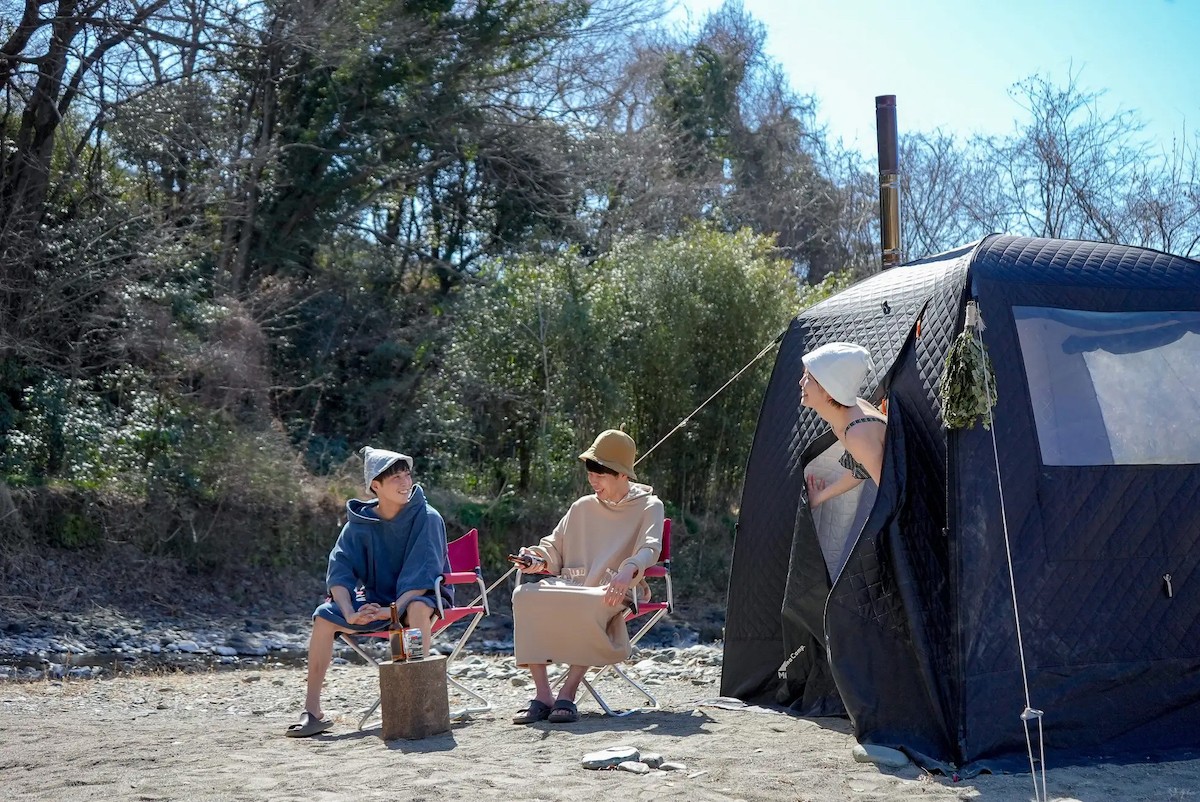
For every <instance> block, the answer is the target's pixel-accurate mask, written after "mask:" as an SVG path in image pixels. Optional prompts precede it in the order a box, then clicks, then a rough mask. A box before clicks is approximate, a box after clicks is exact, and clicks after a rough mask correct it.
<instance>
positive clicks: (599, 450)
mask: <svg viewBox="0 0 1200 802" xmlns="http://www.w3.org/2000/svg"><path fill="white" fill-rule="evenodd" d="M579 458H580V459H581V460H589V459H590V460H592V461H593V462H599V463H600V464H601V465H603V466H604V467H605V468H612V469H613V470H614V471H616V472H617V473H623V474H625V475H626V476H628V477H629V478H630V479H633V480H634V481H635V482H636V481H637V474H636V473H634V472H633V463H634V461H635V460H636V459H637V445H636V444H635V443H634V442H633V438H632V437H630V436H629V435H627V434H625V432H622V431H619V430H617V429H605V430H604V431H603V432H600V434H599V435H598V436H597V437H596V439H595V441H594V442H593V443H592V447H591V448H589V449H588V450H587V451H585V452H583V453H582V454H580V455H579Z"/></svg>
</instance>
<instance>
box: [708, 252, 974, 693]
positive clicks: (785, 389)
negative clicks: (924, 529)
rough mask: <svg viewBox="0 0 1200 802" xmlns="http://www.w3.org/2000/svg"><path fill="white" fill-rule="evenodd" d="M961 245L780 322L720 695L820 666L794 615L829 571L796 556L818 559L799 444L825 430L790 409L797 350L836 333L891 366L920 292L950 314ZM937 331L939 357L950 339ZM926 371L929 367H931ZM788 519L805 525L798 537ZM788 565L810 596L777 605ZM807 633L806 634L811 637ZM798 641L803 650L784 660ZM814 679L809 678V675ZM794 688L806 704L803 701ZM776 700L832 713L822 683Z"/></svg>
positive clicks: (815, 630)
mask: <svg viewBox="0 0 1200 802" xmlns="http://www.w3.org/2000/svg"><path fill="white" fill-rule="evenodd" d="M972 252H973V246H966V247H964V248H961V249H958V250H956V251H952V252H950V253H947V254H942V255H939V256H937V257H932V258H930V259H928V260H925V261H923V262H918V263H913V264H909V265H906V266H905V267H904V268H903V269H893V270H889V271H886V272H884V273H880V274H878V275H875V276H872V277H871V278H869V279H867V280H865V281H862V282H860V283H858V284H856V285H855V286H853V287H850V288H849V289H847V290H845V291H843V292H841V293H839V294H838V295H836V296H834V297H832V298H829V299H828V300H826V301H824V302H822V303H820V304H818V305H816V306H814V307H812V308H811V309H809V310H807V311H805V312H804V313H803V314H802V315H800V316H799V317H797V318H796V319H795V320H794V321H793V322H792V324H791V326H790V327H789V328H788V331H787V333H786V334H785V336H784V339H783V342H782V343H781V344H780V349H779V354H778V356H777V357H776V361H775V367H774V370H773V371H772V374H771V379H770V381H769V383H768V386H767V391H766V394H765V396H764V400H763V406H762V410H761V412H760V414H759V425H758V427H757V429H756V431H755V435H754V443H753V445H752V447H751V452H750V458H749V461H748V463H747V466H746V479H745V485H744V489H743V494H742V512H741V515H740V517H739V520H738V531H737V539H736V542H735V546H734V556H733V563H732V566H731V569H730V581H729V592H728V595H727V606H726V614H725V657H724V667H723V670H722V680H721V692H722V694H724V695H727V696H736V697H739V698H744V699H756V700H760V701H761V700H766V699H776V698H777V693H778V690H779V689H778V686H779V684H780V682H781V680H786V679H787V676H786V675H787V672H788V671H789V670H790V672H791V675H792V680H791V684H792V685H793V686H795V685H797V683H799V684H801V685H803V684H804V683H805V682H807V680H805V679H799V678H798V676H797V675H798V674H807V673H809V672H808V671H806V669H805V664H806V663H808V662H810V661H811V662H812V663H813V665H814V666H815V668H814V669H813V671H814V672H819V673H822V674H823V673H824V672H825V671H826V668H825V661H824V659H823V656H822V654H821V652H823V651H824V635H823V633H822V632H821V631H820V628H819V626H818V625H817V624H811V623H810V624H809V625H805V624H804V623H803V621H804V620H807V621H809V622H813V621H816V622H819V621H820V618H821V616H822V615H823V605H824V597H825V595H826V594H827V593H828V589H829V585H830V583H831V579H830V578H829V577H828V576H826V575H825V573H824V568H823V566H819V565H818V564H817V563H816V562H814V561H813V560H810V559H806V558H805V556H804V553H805V552H807V553H809V554H810V555H819V550H818V551H816V552H812V551H809V550H811V549H817V548H818V547H817V545H816V542H815V534H813V532H812V521H811V516H809V515H808V514H807V510H805V511H804V513H803V514H802V515H801V514H798V513H799V512H800V510H801V507H800V496H801V489H802V486H803V473H802V452H803V450H804V447H805V445H806V444H808V443H810V442H811V441H813V440H814V439H815V438H817V437H818V436H820V435H821V434H822V433H823V432H824V431H825V429H826V427H825V425H824V423H823V422H822V421H821V419H820V418H819V417H818V416H817V415H816V414H815V413H813V412H812V411H811V410H803V412H802V410H801V409H800V404H799V381H800V377H801V375H802V374H803V372H804V366H803V364H801V361H800V357H801V356H802V355H803V354H804V353H806V352H807V351H810V350H812V349H813V348H816V347H818V346H820V345H823V344H825V343H827V342H832V341H835V340H847V341H851V342H857V343H859V344H860V345H863V346H865V347H866V348H868V349H869V350H870V351H871V354H872V356H873V359H874V362H875V367H876V369H877V371H885V370H886V368H887V367H888V366H890V365H891V364H893V363H894V362H895V360H896V357H897V355H898V354H899V352H900V349H901V348H902V346H903V345H904V343H905V341H906V339H907V338H908V334H909V332H910V331H911V330H912V329H913V326H914V324H915V323H916V319H917V316H918V315H920V314H921V312H922V310H924V309H925V307H926V305H927V304H928V303H929V301H930V299H931V298H933V297H935V296H937V297H938V298H939V299H940V298H942V296H944V295H946V294H947V293H949V296H950V297H951V298H952V299H953V300H939V301H938V303H937V305H936V308H935V309H934V310H933V312H932V313H933V314H936V315H945V314H949V315H957V314H958V302H959V297H958V296H960V295H961V294H962V289H963V282H964V281H965V273H966V265H967V263H968V261H969V258H970V255H971V253H972ZM927 314H928V313H927ZM940 328H945V329H947V330H949V329H950V328H952V326H951V325H949V324H947V325H945V326H944V327H942V326H934V327H933V329H934V330H938V329H940ZM923 330H925V331H930V329H929V324H928V322H926V323H925V324H923ZM938 338H939V336H938V335H937V334H935V333H934V332H933V331H931V332H930V334H929V337H928V339H926V338H924V337H923V338H922V345H921V352H922V353H923V354H926V356H925V358H926V359H927V360H936V359H937V353H936V351H929V352H928V353H926V345H927V344H933V343H935V342H936V341H937V340H938ZM941 339H942V340H944V344H943V348H942V354H943V355H944V353H945V351H944V348H945V345H946V344H948V342H949V340H948V339H946V338H944V337H943V338H941ZM943 358H944V356H943ZM930 371H931V372H935V371H934V369H933V368H932V367H931V368H930ZM882 378H883V375H882V373H878V374H876V375H874V376H871V377H869V378H868V382H867V386H866V388H865V390H864V392H865V394H866V395H867V396H874V395H876V394H877V392H878V389H879V387H878V385H879V381H880V379H882ZM798 526H799V527H802V528H805V529H806V531H804V532H801V533H797V531H796V530H797V527H798ZM793 544H795V546H796V548H797V549H798V550H800V552H801V553H797V554H796V555H794V556H795V558H796V559H795V560H793V559H792V557H793V554H792V550H793ZM814 559H815V557H814ZM790 566H794V567H795V573H794V574H793V575H792V580H791V587H792V591H793V598H796V594H799V593H811V594H813V598H812V602H811V604H809V605H803V606H800V607H797V606H796V605H795V604H787V605H785V604H784V591H785V587H787V586H788V585H789V579H788V578H789V567H790ZM805 570H812V571H813V573H814V579H813V581H814V582H823V583H824V588H823V589H822V588H817V587H814V586H813V585H812V584H811V583H809V582H808V581H806V580H805V579H803V578H802V577H800V576H798V574H799V573H800V572H803V571H805ZM814 605H815V606H814ZM781 611H783V612H782V615H781ZM785 633H786V634H785ZM810 636H815V640H814V641H812V642H811V643H810V642H809V637H810ZM785 638H786V641H787V643H786V647H785ZM801 646H804V647H805V648H804V650H803V651H801V652H800V653H799V655H796V656H795V657H793V655H795V653H796V650H797V649H799V648H800V647H801ZM789 657H792V661H791V662H790V663H789V664H788V666H787V669H785V670H783V674H784V675H785V676H784V677H780V673H781V667H782V666H783V664H784V662H785V661H786V660H788V658H789ZM813 679H814V682H818V683H819V682H820V680H818V679H817V678H816V676H815V675H814V677H813ZM786 684H787V683H786V682H785V685H786ZM831 693H832V696H830V694H831ZM804 694H807V695H808V697H809V701H810V702H811V704H806V703H805V701H804V699H803V695H804ZM789 697H790V698H789ZM777 701H779V702H781V703H782V704H785V705H787V706H789V707H791V708H793V709H794V710H795V711H796V712H799V713H802V714H805V715H830V714H838V713H841V712H843V709H842V706H841V704H840V701H839V700H838V698H837V694H836V692H833V690H832V687H831V686H830V687H828V688H825V689H821V688H814V687H808V688H807V689H804V688H799V687H797V688H795V689H794V690H789V689H787V688H785V689H784V691H783V696H781V697H778V698H777Z"/></svg>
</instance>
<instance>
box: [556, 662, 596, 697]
mask: <svg viewBox="0 0 1200 802" xmlns="http://www.w3.org/2000/svg"><path fill="white" fill-rule="evenodd" d="M589 668H591V666H571V667H570V668H569V669H568V670H567V678H566V679H565V680H563V684H562V687H561V688H559V689H558V698H559V699H566V700H567V701H568V702H574V701H575V694H577V693H579V683H580V682H583V678H584V676H585V675H586V674H587V672H588V669H589Z"/></svg>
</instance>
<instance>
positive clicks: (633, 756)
mask: <svg viewBox="0 0 1200 802" xmlns="http://www.w3.org/2000/svg"><path fill="white" fill-rule="evenodd" d="M640 757H641V752H639V751H638V749H637V747H634V746H610V747H609V748H608V749H601V750H600V751H599V752H589V753H587V754H586V755H584V756H583V760H581V761H580V765H581V766H583V767H584V768H585V769H607V768H611V767H613V766H619V765H620V764H622V763H624V762H626V761H637V760H638V758H640ZM647 768H649V767H647Z"/></svg>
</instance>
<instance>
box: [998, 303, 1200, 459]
mask: <svg viewBox="0 0 1200 802" xmlns="http://www.w3.org/2000/svg"><path fill="white" fill-rule="evenodd" d="M1013 313H1014V316H1015V318H1016V324H1017V336H1018V339H1019V340H1020V343H1021V357H1022V360H1023V362H1024V365H1025V375H1026V378H1027V380H1028V382H1029V395H1030V402H1031V404H1032V406H1033V416H1034V422H1035V425H1036V426H1037V433H1038V445H1039V447H1040V449H1041V454H1042V463H1043V464H1045V465H1181V464H1200V397H1197V395H1196V394H1195V392H1194V389H1193V388H1197V387H1200V312H1087V311H1082V310H1075V309H1053V308H1048V307H1029V306H1018V307H1013Z"/></svg>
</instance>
